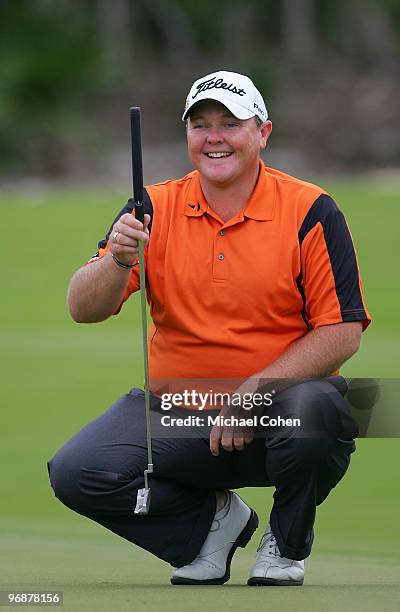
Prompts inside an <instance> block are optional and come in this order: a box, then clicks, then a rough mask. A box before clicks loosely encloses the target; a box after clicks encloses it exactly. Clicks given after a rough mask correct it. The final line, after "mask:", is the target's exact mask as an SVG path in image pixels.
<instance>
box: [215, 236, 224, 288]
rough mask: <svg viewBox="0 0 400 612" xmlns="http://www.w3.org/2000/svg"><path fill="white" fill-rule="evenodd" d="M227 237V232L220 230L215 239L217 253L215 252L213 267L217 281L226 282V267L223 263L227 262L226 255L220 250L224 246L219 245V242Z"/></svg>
mask: <svg viewBox="0 0 400 612" xmlns="http://www.w3.org/2000/svg"><path fill="white" fill-rule="evenodd" d="M223 236H225V230H224V229H221V230H219V232H218V234H217V235H216V237H215V242H214V245H215V247H214V248H215V251H214V257H215V259H214V266H213V268H214V269H213V277H214V279H215V280H226V267H225V264H224V263H223V262H224V260H225V253H223V252H222V251H220V250H219V248H221V246H222V245H220V244H219V240H220V238H221V237H223Z"/></svg>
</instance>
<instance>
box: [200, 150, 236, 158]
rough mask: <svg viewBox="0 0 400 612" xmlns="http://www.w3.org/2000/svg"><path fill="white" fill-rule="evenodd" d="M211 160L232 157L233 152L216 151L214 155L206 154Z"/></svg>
mask: <svg viewBox="0 0 400 612" xmlns="http://www.w3.org/2000/svg"><path fill="white" fill-rule="evenodd" d="M204 155H206V156H207V157H208V158H209V159H221V157H230V156H231V155H232V151H215V152H214V153H204Z"/></svg>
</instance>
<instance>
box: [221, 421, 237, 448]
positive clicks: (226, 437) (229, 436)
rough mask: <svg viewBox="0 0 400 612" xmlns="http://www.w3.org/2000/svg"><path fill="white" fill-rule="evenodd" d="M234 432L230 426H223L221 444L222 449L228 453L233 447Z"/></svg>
mask: <svg viewBox="0 0 400 612" xmlns="http://www.w3.org/2000/svg"><path fill="white" fill-rule="evenodd" d="M233 436H234V433H233V429H232V428H231V427H224V428H223V431H222V436H221V446H222V448H223V449H224V450H226V451H228V453H230V452H232V451H233V449H234V439H233Z"/></svg>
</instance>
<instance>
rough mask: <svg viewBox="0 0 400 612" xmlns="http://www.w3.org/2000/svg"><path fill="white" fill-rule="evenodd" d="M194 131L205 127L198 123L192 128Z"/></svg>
mask: <svg viewBox="0 0 400 612" xmlns="http://www.w3.org/2000/svg"><path fill="white" fill-rule="evenodd" d="M192 127H193V129H194V130H197V129H199V128H202V127H204V125H203V124H202V123H196V124H195V125H193V126H192Z"/></svg>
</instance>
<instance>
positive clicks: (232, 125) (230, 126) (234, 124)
mask: <svg viewBox="0 0 400 612" xmlns="http://www.w3.org/2000/svg"><path fill="white" fill-rule="evenodd" d="M226 127H229V128H234V127H238V123H227V124H226Z"/></svg>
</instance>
